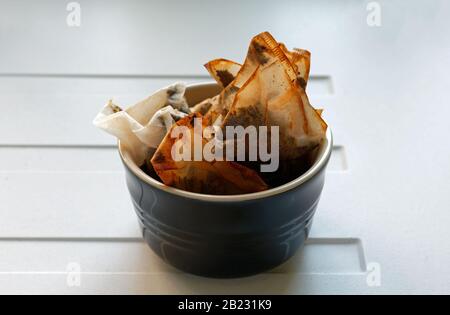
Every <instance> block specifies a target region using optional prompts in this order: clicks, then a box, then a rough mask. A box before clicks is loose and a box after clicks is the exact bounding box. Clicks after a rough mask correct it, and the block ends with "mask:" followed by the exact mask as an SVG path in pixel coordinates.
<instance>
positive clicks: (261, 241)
mask: <svg viewBox="0 0 450 315" xmlns="http://www.w3.org/2000/svg"><path fill="white" fill-rule="evenodd" d="M218 91H219V87H218V86H217V85H216V84H214V83H207V84H197V85H192V86H190V87H188V89H187V91H186V97H187V99H188V101H189V104H195V103H197V102H198V101H201V100H203V99H205V98H207V97H211V96H213V95H216V94H217V93H218ZM331 147H332V136H331V131H330V130H329V129H328V131H327V134H326V139H325V141H324V142H323V143H322V145H321V146H320V148H319V151H318V154H317V158H316V160H315V162H314V163H313V165H312V167H311V168H310V169H309V170H308V171H307V172H306V173H304V174H303V175H301V176H300V177H298V178H296V179H295V180H293V181H291V182H289V183H287V184H284V185H282V186H278V187H276V188H273V189H269V190H266V191H263V192H257V193H251V194H244V195H231V196H220V195H206V194H198V193H192V192H187V191H184V190H179V189H176V188H172V187H168V186H165V185H164V184H162V183H161V182H160V181H158V180H156V179H154V178H152V177H150V176H148V175H147V174H146V173H144V172H143V171H142V170H141V169H140V168H139V167H138V165H136V163H134V161H133V160H132V158H131V156H132V155H131V154H129V152H127V151H126V150H125V149H124V148H123V147H122V146H121V145H120V143H119V151H120V155H121V158H122V160H123V164H124V165H125V170H126V180H127V185H128V189H129V191H130V194H131V199H132V201H133V204H134V208H135V210H136V213H137V215H138V218H139V223H140V226H141V228H142V231H143V236H144V239H145V240H146V241H147V243H148V244H149V246H150V247H151V248H152V249H153V251H154V252H155V253H156V254H158V255H159V256H160V257H161V258H162V259H163V260H164V261H166V262H167V263H169V264H170V265H172V266H174V267H176V268H178V269H180V270H183V271H186V272H189V273H192V274H196V275H201V276H207V277H218V278H231V277H242V276H249V275H253V274H257V273H260V272H263V271H266V270H269V269H272V268H274V267H276V266H278V265H280V264H281V263H283V262H285V261H286V260H288V259H289V258H290V257H292V256H293V255H294V253H295V252H296V251H297V250H298V249H299V248H300V247H302V245H303V243H304V242H305V240H306V238H307V237H308V233H309V231H310V228H311V224H312V219H313V215H314V212H315V210H316V208H317V204H318V203H319V199H320V194H321V192H322V188H323V185H324V180H325V168H326V166H327V163H328V160H329V158H330V154H331Z"/></svg>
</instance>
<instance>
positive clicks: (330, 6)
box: [0, 0, 450, 294]
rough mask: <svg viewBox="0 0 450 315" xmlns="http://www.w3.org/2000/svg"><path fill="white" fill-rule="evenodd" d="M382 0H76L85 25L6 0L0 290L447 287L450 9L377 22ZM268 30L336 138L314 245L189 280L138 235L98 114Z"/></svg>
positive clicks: (389, 14) (413, 6) (0, 41)
mask: <svg viewBox="0 0 450 315" xmlns="http://www.w3.org/2000/svg"><path fill="white" fill-rule="evenodd" d="M68 2H69V1H67V3H68ZM369 2H370V1H362V0H344V1H324V0H321V1H310V2H306V1H294V0H292V1H280V2H274V1H256V0H251V1H245V2H243V1H236V0H234V1H227V2H223V1H215V0H213V1H200V0H192V1H181V0H169V1H143V0H142V1H139V0H131V1H127V2H126V4H125V2H123V1H106V0H104V1H99V0H95V1H80V4H81V10H82V11H81V12H82V15H81V27H79V28H77V27H68V26H67V24H66V17H67V14H68V12H67V11H66V4H67V3H66V2H64V1H56V0H53V1H51V0H45V1H44V0H43V1H23V0H22V1H13V0H0V47H1V48H0V109H1V114H0V201H1V202H0V253H1V258H0V293H291V294H295V293H370V294H372V293H450V272H449V270H448V262H449V261H450V242H449V240H450V229H449V228H448V227H449V224H450V212H449V209H450V195H449V194H448V189H449V187H450V162H449V157H450V146H449V140H448V135H449V134H450V124H449V123H448V117H449V115H450V106H449V104H448V101H449V99H450V98H449V96H450V92H449V89H448V86H449V84H450V79H449V75H448V69H449V68H450V20H449V19H448V13H449V10H450V3H448V2H447V1H437V0H434V1H426V2H425V1H399V0H397V1H378V3H379V4H380V5H381V26H380V27H371V26H369V25H368V24H367V22H366V19H367V15H368V14H369V12H368V11H367V4H368V3H369ZM264 30H269V31H271V32H272V34H273V35H274V36H275V37H276V38H277V39H278V40H280V41H283V42H285V43H286V44H287V45H288V46H289V47H292V46H298V47H302V48H307V49H309V50H310V51H311V52H312V70H311V71H312V78H311V83H310V84H309V88H308V89H309V94H310V99H311V102H312V103H313V105H315V106H316V107H320V108H324V109H325V117H326V119H327V121H328V123H329V124H330V125H331V126H332V128H333V133H334V140H335V148H334V152H333V158H332V161H331V163H330V168H329V171H328V174H327V181H326V186H325V189H324V192H323V196H322V199H321V202H320V204H319V209H318V212H317V214H316V217H315V221H314V225H313V230H312V235H311V237H312V239H311V240H310V241H309V242H308V244H307V245H306V247H305V250H304V251H303V252H302V253H299V254H298V256H296V257H295V258H294V259H292V260H291V261H289V262H288V263H287V264H286V265H285V266H282V267H280V268H278V269H276V270H274V271H272V272H269V273H266V274H261V275H258V276H255V277H251V278H245V279H236V280H214V279H205V278H200V277H195V276H190V275H186V274H182V273H180V272H178V271H176V270H174V269H172V268H170V267H168V266H166V265H165V264H164V263H162V262H161V261H160V260H159V258H157V257H155V255H154V254H153V253H152V252H151V251H150V250H148V249H147V248H146V246H145V245H144V244H143V243H142V241H141V240H140V233H139V230H138V227H137V223H136V218H135V215H134V213H133V210H132V206H131V202H130V200H129V197H128V195H127V191H126V187H125V183H124V178H123V171H122V169H121V165H120V161H119V157H118V153H117V152H116V150H115V149H114V144H115V141H114V139H112V138H110V137H109V136H107V135H105V134H103V133H102V132H100V131H99V130H96V129H95V128H94V127H93V126H92V125H91V121H92V119H93V118H94V116H95V114H96V112H97V111H98V110H99V108H100V107H101V106H102V105H103V104H104V103H105V102H106V101H107V100H108V99H109V98H111V97H112V98H113V99H114V100H116V102H117V103H119V104H121V105H123V106H126V105H129V104H132V103H134V102H136V101H138V100H140V99H141V98H143V97H145V96H146V95H148V94H149V93H151V92H152V91H153V90H155V89H157V88H159V87H161V86H164V85H166V84H168V83H171V82H173V81H176V80H182V81H186V82H188V83H193V82H200V81H204V80H205V79H206V78H207V77H208V76H207V73H206V71H205V70H204V69H203V67H202V66H201V65H202V64H203V63H205V62H206V61H208V60H209V59H212V58H216V57H225V58H229V59H235V60H236V61H242V59H243V57H244V56H245V53H246V48H247V45H248V41H249V39H250V38H251V37H252V35H254V34H257V33H259V32H261V31H264ZM274 211H276V209H274ZM78 267H79V268H80V270H79V269H78ZM378 267H379V268H380V275H381V278H380V283H378V281H376V280H378V279H377V277H376V276H377V272H376V271H377V270H378ZM373 268H375V272H373V270H374V269H373ZM368 270H369V272H368ZM78 271H80V272H78ZM78 277H79V279H80V280H81V282H78V281H75V280H77V279H78ZM74 279H75V280H74ZM378 284H379V286H378Z"/></svg>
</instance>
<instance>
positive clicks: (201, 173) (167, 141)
mask: <svg viewBox="0 0 450 315" xmlns="http://www.w3.org/2000/svg"><path fill="white" fill-rule="evenodd" d="M201 117H202V116H201V114H199V113H196V114H191V115H189V116H187V117H185V118H183V119H181V120H179V121H178V122H177V123H176V124H175V125H174V126H173V127H172V129H171V131H169V132H168V133H167V135H166V137H165V138H164V140H163V141H162V142H161V144H160V146H159V147H158V149H157V151H156V152H155V154H154V155H153V158H152V159H151V164H152V166H153V169H154V170H155V172H156V174H158V176H159V177H160V178H161V180H162V181H163V183H164V184H166V185H169V186H173V187H176V188H179V189H184V190H188V191H191V192H197V193H208V194H217V195H230V194H244V193H252V192H257V191H262V190H266V189H268V186H267V184H266V183H265V182H264V181H263V180H262V179H261V177H260V176H259V175H258V173H257V172H256V171H254V170H252V169H250V168H247V167H245V166H243V165H240V164H238V163H235V162H229V161H220V160H212V161H206V160H204V159H203V158H201V159H199V160H195V156H194V150H195V148H194V137H195V136H196V135H195V133H196V132H197V131H196V130H195V128H194V123H195V118H201ZM202 123H203V127H206V124H205V120H203V121H202ZM175 127H187V130H188V132H187V133H185V134H182V135H181V136H180V135H178V137H175V138H173V136H174V135H172V130H173V129H174V128H175ZM197 136H199V137H200V138H199V139H201V148H202V150H203V147H204V146H205V145H206V140H205V138H203V137H202V135H197ZM173 148H175V149H173ZM172 150H175V153H174V154H178V155H177V158H176V159H174V158H173V156H172V153H173V152H172ZM185 150H187V151H185ZM186 152H188V153H187V156H184V154H186ZM181 155H183V156H184V157H183V158H181Z"/></svg>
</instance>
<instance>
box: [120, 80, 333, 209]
mask: <svg viewBox="0 0 450 315" xmlns="http://www.w3.org/2000/svg"><path fill="white" fill-rule="evenodd" d="M202 85H211V82H207V83H206V82H205V83H196V84H190V85H188V86H187V88H190V87H195V86H202ZM324 142H325V143H322V144H321V147H320V150H319V156H318V157H317V158H316V160H315V162H314V164H313V165H312V166H311V167H310V168H309V169H308V170H307V171H306V172H305V173H303V174H302V175H300V176H299V177H297V178H295V179H293V180H291V181H290V182H287V183H286V184H283V185H280V186H277V187H274V188H270V189H268V190H264V191H259V192H254V193H248V194H239V195H211V194H202V193H195V192H190V191H186V190H182V189H178V188H174V187H171V186H167V185H165V184H163V183H161V182H160V181H158V180H156V179H154V178H152V177H151V176H150V175H147V174H146V173H145V172H144V171H143V170H142V169H141V168H140V167H139V166H138V165H137V164H136V163H135V162H134V161H133V160H132V159H131V157H130V154H128V153H127V152H125V150H123V148H122V144H121V142H120V140H119V141H118V143H117V146H118V151H119V155H120V158H121V159H122V161H123V164H124V165H125V167H127V168H128V169H129V170H130V171H131V172H132V173H133V174H134V175H136V176H137V177H138V178H139V179H140V180H141V181H143V182H145V183H146V184H148V185H150V186H152V187H154V188H156V189H159V190H162V191H164V192H167V193H170V194H173V195H177V196H181V197H185V198H189V199H196V200H201V201H218V202H236V201H247V200H256V199H261V198H266V197H271V196H275V195H279V194H282V193H284V192H287V191H289V190H292V189H293V188H295V187H297V186H300V185H302V184H303V183H305V182H307V181H308V180H310V179H311V178H313V177H314V176H315V175H316V174H318V173H319V172H320V170H322V169H323V168H324V167H326V165H327V163H328V160H329V159H330V156H331V151H332V148H333V134H332V132H331V129H330V126H328V128H327V131H326V133H325V139H324ZM323 146H325V148H323Z"/></svg>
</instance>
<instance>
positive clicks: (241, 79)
mask: <svg viewBox="0 0 450 315" xmlns="http://www.w3.org/2000/svg"><path fill="white" fill-rule="evenodd" d="M280 58H283V59H286V60H287V61H288V62H289V60H288V59H287V57H286V55H285V54H284V53H283V50H282V48H281V47H280V44H279V43H278V42H277V41H276V40H275V39H274V38H273V37H272V35H270V33H268V32H264V33H260V34H258V35H256V36H255V37H253V38H252V40H251V42H250V45H249V48H248V51H247V57H246V59H245V62H244V64H243V65H242V66H241V67H240V69H239V70H238V72H237V74H236V75H235V76H234V79H233V81H232V82H231V83H229V84H228V85H227V86H226V87H225V88H224V89H223V90H222V92H221V93H220V94H219V97H218V98H212V99H210V100H209V102H210V103H211V106H210V108H209V110H208V111H207V112H206V115H205V117H206V118H207V119H209V120H210V121H211V122H212V121H215V120H216V119H217V118H218V117H219V116H223V117H225V116H226V115H227V113H228V110H229V109H230V108H231V106H232V104H233V102H234V97H235V96H236V93H237V92H238V91H239V89H240V88H242V87H243V86H244V85H245V84H246V82H247V81H248V80H249V78H250V77H251V76H252V74H253V73H254V72H255V69H256V68H257V67H258V66H267V65H270V64H272V63H273V62H278V61H279V60H280ZM218 60H219V61H221V60H223V59H217V60H213V61H211V62H209V63H207V64H206V68H207V69H208V71H209V72H210V73H216V72H217V71H216V70H215V68H216V67H217V69H218V70H223V69H226V68H227V67H228V69H233V71H230V72H229V74H230V77H231V76H232V75H233V73H236V67H237V65H238V64H237V63H234V62H232V61H227V62H226V63H224V62H218ZM231 63H234V65H233V66H232V65H231ZM286 71H287V72H288V75H289V76H290V77H291V79H292V80H296V79H297V72H296V69H294V67H292V66H290V67H289V68H287V69H286ZM213 77H214V78H215V79H216V81H217V80H219V84H221V85H223V83H222V82H221V79H220V77H219V76H218V75H216V74H213ZM306 79H307V78H306ZM204 102H205V101H204ZM196 108H197V107H196Z"/></svg>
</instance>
